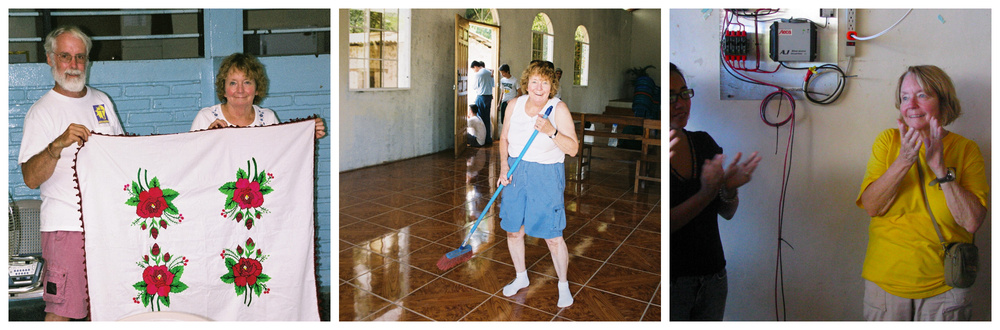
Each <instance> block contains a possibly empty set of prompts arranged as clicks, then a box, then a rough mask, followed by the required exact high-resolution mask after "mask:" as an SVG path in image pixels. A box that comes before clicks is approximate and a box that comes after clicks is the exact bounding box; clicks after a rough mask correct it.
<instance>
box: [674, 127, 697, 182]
mask: <svg viewBox="0 0 1000 330" xmlns="http://www.w3.org/2000/svg"><path fill="white" fill-rule="evenodd" d="M681 131H683V132H684V136H685V137H687V143H688V150H690V151H691V179H695V178H697V177H698V156H697V154H696V153H695V151H694V142H691V135H690V134H688V131H685V130H683V129H681ZM670 172H671V174H673V175H675V176H677V178H678V179H681V180H687V179H685V178H684V176H683V175H681V173H680V172H678V171H677V169H675V168H674V167H673V166H670Z"/></svg>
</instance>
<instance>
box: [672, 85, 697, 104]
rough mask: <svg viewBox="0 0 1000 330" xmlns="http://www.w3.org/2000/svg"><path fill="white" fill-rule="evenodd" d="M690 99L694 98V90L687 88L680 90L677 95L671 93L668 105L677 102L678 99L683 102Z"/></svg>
mask: <svg viewBox="0 0 1000 330" xmlns="http://www.w3.org/2000/svg"><path fill="white" fill-rule="evenodd" d="M692 97H694V90H693V89H690V88H688V89H682V90H681V91H680V92H679V93H677V94H673V93H671V94H670V103H675V102H677V99H678V98H681V99H685V100H690V99H691V98H692Z"/></svg>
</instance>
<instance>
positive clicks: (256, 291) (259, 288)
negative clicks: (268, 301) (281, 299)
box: [253, 282, 264, 297]
mask: <svg viewBox="0 0 1000 330" xmlns="http://www.w3.org/2000/svg"><path fill="white" fill-rule="evenodd" d="M261 292H264V286H263V285H261V284H260V282H258V283H257V284H254V285H253V293H254V294H256V295H257V296H258V297H260V294H261Z"/></svg>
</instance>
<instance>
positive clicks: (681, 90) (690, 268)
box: [670, 63, 761, 321]
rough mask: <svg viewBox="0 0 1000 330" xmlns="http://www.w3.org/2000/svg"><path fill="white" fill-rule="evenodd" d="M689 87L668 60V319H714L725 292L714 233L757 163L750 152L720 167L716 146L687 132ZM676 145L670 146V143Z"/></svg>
mask: <svg viewBox="0 0 1000 330" xmlns="http://www.w3.org/2000/svg"><path fill="white" fill-rule="evenodd" d="M693 96H694V90H693V89H690V88H688V86H687V80H685V79H684V75H683V74H681V71H680V70H679V69H678V68H677V66H676V65H674V64H673V63H670V130H671V134H672V135H673V136H675V138H672V139H671V140H674V139H677V140H678V141H677V142H673V141H671V143H672V146H671V148H670V152H671V156H670V320H671V321H685V320H718V321H721V320H722V317H723V315H724V314H725V312H726V295H727V293H728V291H729V288H728V281H727V278H726V257H725V254H724V253H723V251H722V239H721V238H720V236H719V222H718V221H719V220H718V216H719V215H721V216H722V217H723V218H725V219H726V220H729V219H732V218H733V215H734V214H736V209H737V208H738V207H739V205H740V200H739V196H738V195H737V193H738V191H737V188H739V187H741V186H743V185H745V184H747V183H748V182H750V178H751V176H752V175H753V171H754V170H756V169H757V164H758V163H760V159H761V158H760V156H757V152H754V153H753V154H752V155H750V157H749V158H748V159H747V160H746V161H745V162H742V163H739V160H740V157H741V156H742V153H736V157H734V158H733V161H732V163H730V164H729V166H728V167H725V168H723V165H724V161H725V158H726V157H725V156H724V155H723V154H722V147H720V146H719V145H718V144H716V143H715V140H714V139H712V136H710V135H708V133H706V132H689V131H687V130H685V129H684V127H685V126H687V122H688V117H689V116H690V114H691V97H693ZM674 143H676V144H674Z"/></svg>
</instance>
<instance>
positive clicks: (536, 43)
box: [531, 13, 555, 61]
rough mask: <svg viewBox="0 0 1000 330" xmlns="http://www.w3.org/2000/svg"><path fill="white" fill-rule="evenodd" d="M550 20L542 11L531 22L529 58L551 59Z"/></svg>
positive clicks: (552, 37)
mask: <svg viewBox="0 0 1000 330" xmlns="http://www.w3.org/2000/svg"><path fill="white" fill-rule="evenodd" d="M552 30H553V29H552V21H551V20H549V16H548V15H545V14H544V13H538V15H536V16H535V21H534V22H532V23H531V59H532V60H544V61H552V41H553V40H554V39H555V36H554V35H553V34H552Z"/></svg>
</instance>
